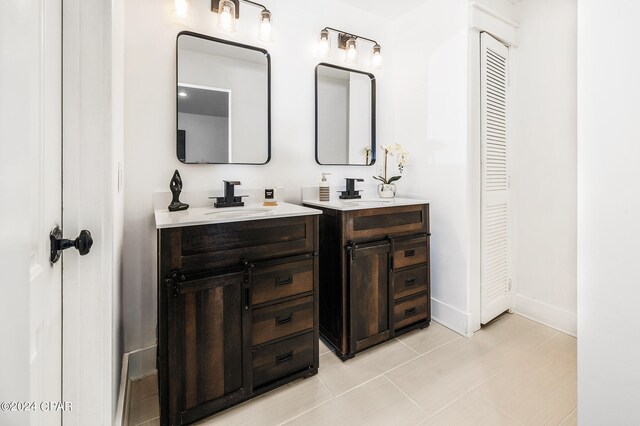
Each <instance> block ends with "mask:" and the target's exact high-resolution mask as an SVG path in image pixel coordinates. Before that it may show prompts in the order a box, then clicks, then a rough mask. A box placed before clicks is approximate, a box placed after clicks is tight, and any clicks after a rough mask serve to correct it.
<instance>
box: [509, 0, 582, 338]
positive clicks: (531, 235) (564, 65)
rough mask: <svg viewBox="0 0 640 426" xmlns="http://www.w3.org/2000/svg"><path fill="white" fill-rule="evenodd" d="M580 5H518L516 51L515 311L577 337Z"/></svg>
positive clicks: (567, 0) (545, 0) (562, 1)
mask: <svg viewBox="0 0 640 426" xmlns="http://www.w3.org/2000/svg"><path fill="white" fill-rule="evenodd" d="M576 13H577V11H576V0H535V1H532V0H525V1H522V2H521V3H520V10H519V19H518V22H519V24H520V27H519V29H518V47H517V48H515V49H512V50H511V76H512V78H511V94H512V102H513V103H512V106H513V108H512V110H511V111H512V115H511V120H512V121H511V124H512V127H511V130H512V132H511V135H512V143H513V145H512V148H513V149H512V151H511V153H512V155H513V163H512V164H513V169H512V186H511V188H512V194H513V196H512V201H513V207H514V211H515V227H514V247H513V248H514V250H513V253H514V254H515V256H514V259H513V284H514V289H515V298H514V310H515V311H516V312H518V313H520V314H523V315H526V316H528V317H531V318H533V319H535V320H537V321H540V322H542V323H546V324H548V325H551V326H553V327H555V328H559V329H561V330H564V331H567V332H569V333H571V334H573V335H575V333H576V303H577V299H576V298H577V296H576V256H577V255H576V244H577V243H576V232H577V231H576V226H577V225H576V220H577V199H576V198H577V193H576V191H577V189H576V185H577V183H576V181H577V170H576V167H577V164H576V163H577V152H576V145H577V140H576V139H577V134H576V133H577V128H576V114H577V101H576V76H577V74H576V72H577V70H576V66H577V65H576V64H577V58H576V49H577V46H576V43H577V28H576V19H577V17H576Z"/></svg>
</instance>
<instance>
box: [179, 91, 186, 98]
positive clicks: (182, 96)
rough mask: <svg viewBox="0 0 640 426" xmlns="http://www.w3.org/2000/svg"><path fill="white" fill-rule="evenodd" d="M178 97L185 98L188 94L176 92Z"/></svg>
mask: <svg viewBox="0 0 640 426" xmlns="http://www.w3.org/2000/svg"><path fill="white" fill-rule="evenodd" d="M178 96H180V97H181V98H186V97H187V96H189V94H188V93H187V92H178Z"/></svg>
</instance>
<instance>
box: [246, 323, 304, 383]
mask: <svg viewBox="0 0 640 426" xmlns="http://www.w3.org/2000/svg"><path fill="white" fill-rule="evenodd" d="M313 352H314V341H313V332H310V333H306V334H303V335H301V336H297V337H292V338H290V339H286V340H283V341H280V342H277V343H273V344H271V345H265V346H262V347H261V348H257V349H254V350H253V386H254V387H260V386H262V385H265V384H267V383H269V382H273V381H275V380H277V379H280V378H282V377H285V376H287V375H288V374H292V373H295V372H298V371H301V370H308V369H309V367H311V366H313V358H314V357H313Z"/></svg>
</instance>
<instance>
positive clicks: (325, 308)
mask: <svg viewBox="0 0 640 426" xmlns="http://www.w3.org/2000/svg"><path fill="white" fill-rule="evenodd" d="M304 205H306V206H310V207H313V208H319V209H321V210H322V216H321V217H320V333H321V334H322V336H323V337H324V338H325V339H326V340H327V341H328V342H329V343H330V344H331V345H333V346H334V348H335V349H336V351H335V353H336V355H338V356H339V357H340V358H342V360H346V359H349V358H352V357H353V356H355V354H356V353H358V352H360V351H362V350H364V349H367V348H369V347H371V346H374V345H377V344H379V343H381V342H384V341H386V340H389V339H391V338H393V337H394V336H398V335H400V334H403V333H406V332H408V331H410V330H413V329H416V328H419V327H422V328H424V327H426V326H428V325H429V323H430V321H431V305H430V262H429V237H430V229H429V204H428V202H426V201H422V200H411V199H402V198H396V199H393V200H383V199H374V200H335V201H329V202H321V201H315V200H305V201H304Z"/></svg>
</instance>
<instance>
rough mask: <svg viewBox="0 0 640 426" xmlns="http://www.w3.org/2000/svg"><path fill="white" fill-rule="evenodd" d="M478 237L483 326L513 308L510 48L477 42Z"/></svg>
mask: <svg viewBox="0 0 640 426" xmlns="http://www.w3.org/2000/svg"><path fill="white" fill-rule="evenodd" d="M480 40H481V42H480V44H481V47H480V48H481V61H482V62H481V66H480V68H481V71H480V73H481V83H480V84H481V103H482V105H481V122H482V142H481V143H482V154H481V155H482V194H481V198H482V225H481V227H482V235H481V239H482V242H481V277H480V283H481V284H480V285H481V289H480V294H481V309H480V311H481V312H480V314H481V315H480V316H481V323H482V324H486V323H488V322H489V321H491V320H492V319H493V318H495V317H497V316H498V315H500V314H501V313H503V312H504V311H506V310H508V309H510V308H511V299H512V298H511V281H510V267H509V266H510V261H509V215H510V205H509V204H510V201H509V198H510V197H509V186H510V183H509V162H508V156H509V143H508V142H509V134H508V128H507V127H508V126H507V114H508V109H507V103H508V100H509V96H508V75H509V74H508V73H509V67H508V58H509V48H508V47H507V46H505V45H503V44H502V43H500V42H499V41H498V40H496V39H495V38H493V37H491V36H490V35H489V34H487V33H482V34H481V38H480Z"/></svg>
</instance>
